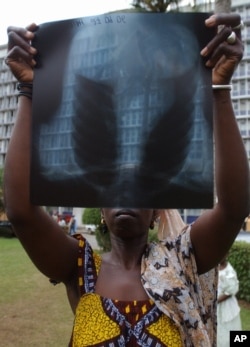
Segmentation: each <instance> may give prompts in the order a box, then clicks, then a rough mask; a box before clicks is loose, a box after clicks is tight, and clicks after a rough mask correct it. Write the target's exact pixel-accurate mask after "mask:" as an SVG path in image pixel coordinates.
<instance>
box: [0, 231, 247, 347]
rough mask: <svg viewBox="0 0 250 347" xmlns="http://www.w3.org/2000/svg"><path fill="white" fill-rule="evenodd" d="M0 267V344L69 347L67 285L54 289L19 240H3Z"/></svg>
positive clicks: (244, 317)
mask: <svg viewBox="0 0 250 347" xmlns="http://www.w3.org/2000/svg"><path fill="white" fill-rule="evenodd" d="M0 264H1V265H0V313H1V314H0V345H1V346H4V347H31V346H35V347H37V346H39V347H62V346H65V347H66V346H67V344H68V342H69V339H70V334H71V329H72V323H73V314H72V312H71V309H70V307H69V304H68V301H67V297H66V292H65V288H64V286H63V285H62V284H59V285H57V286H55V287H54V286H52V285H51V284H50V283H49V280H48V279H47V278H46V277H45V276H43V275H42V274H41V273H40V272H39V271H38V270H37V269H36V268H35V266H34V265H33V264H32V263H31V261H30V259H29V258H28V256H27V255H26V253H25V252H24V250H23V248H22V246H21V245H20V243H19V241H18V239H16V238H4V237H0ZM241 307H242V309H241V318H242V326H243V330H250V304H248V306H247V305H246V304H245V303H241Z"/></svg>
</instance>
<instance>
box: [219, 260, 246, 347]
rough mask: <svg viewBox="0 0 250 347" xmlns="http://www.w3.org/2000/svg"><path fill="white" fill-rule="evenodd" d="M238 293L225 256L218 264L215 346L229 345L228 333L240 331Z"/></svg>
mask: <svg viewBox="0 0 250 347" xmlns="http://www.w3.org/2000/svg"><path fill="white" fill-rule="evenodd" d="M238 291H239V281H238V278H237V273H236V271H235V270H234V268H233V267H232V265H231V264H230V263H229V261H228V260H227V255H226V256H225V257H224V258H223V259H222V260H221V262H220V264H219V282H218V301H217V302H218V305H217V317H218V326H217V346H220V347H228V346H229V345H230V331H232V330H236V331H240V330H241V329H242V328H241V318H240V306H239V304H238V301H237V298H236V294H237V293H238Z"/></svg>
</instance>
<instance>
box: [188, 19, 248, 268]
mask: <svg viewBox="0 0 250 347" xmlns="http://www.w3.org/2000/svg"><path fill="white" fill-rule="evenodd" d="M240 23H241V20H240V17H239V16H238V15H236V14H227V15H222V14H220V15H213V16H212V17H210V18H209V19H208V20H207V21H206V25H207V26H208V27H217V26H218V25H225V27H224V29H223V30H222V31H220V32H219V33H218V34H217V35H216V37H215V38H214V39H213V40H212V41H211V42H209V44H208V45H207V46H206V47H205V48H204V49H203V50H202V52H201V54H202V55H203V56H205V57H209V60H208V62H207V66H208V67H209V68H212V69H213V75H212V76H213V84H214V85H217V88H219V89H213V104H214V141H215V182H216V193H217V199H218V202H217V204H216V206H215V207H214V208H213V209H212V210H209V211H206V212H205V213H204V214H203V215H202V216H201V217H199V218H198V219H197V221H196V222H195V223H194V225H193V227H192V231H191V239H192V243H193V246H194V249H195V255H196V260H197V265H198V270H199V272H200V273H203V272H206V271H207V270H209V269H211V268H212V267H214V266H215V265H217V264H218V262H219V261H220V260H221V258H222V257H223V256H224V255H225V253H226V252H227V251H228V250H229V248H230V247H231V245H232V243H233V242H234V240H235V238H236V236H237V234H238V232H239V231H240V229H241V226H242V223H243V222H244V219H245V217H246V216H247V215H248V214H249V210H250V205H249V204H250V200H249V197H250V195H249V165H248V160H247V156H246V151H245V148H244V144H243V141H242V138H241V135H240V132H239V129H238V125H237V121H236V119H235V115H234V111H233V107H232V102H231V97H230V90H229V89H226V87H225V88H222V89H220V87H218V85H229V84H230V82H231V77H232V75H233V72H234V70H235V68H236V67H237V65H238V63H239V61H240V60H241V58H242V55H243V44H242V42H241V39H240V37H241V35H240V28H236V29H234V30H233V31H234V32H235V33H236V41H235V42H234V43H233V44H229V43H228V42H227V41H226V40H227V37H228V36H229V35H230V33H231V31H232V28H234V27H237V26H238V25H239V24H240Z"/></svg>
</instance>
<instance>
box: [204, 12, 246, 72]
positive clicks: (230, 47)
mask: <svg viewBox="0 0 250 347" xmlns="http://www.w3.org/2000/svg"><path fill="white" fill-rule="evenodd" d="M205 24H206V26H208V27H211V28H212V27H216V28H217V35H215V36H214V38H213V39H212V40H211V41H210V42H209V43H208V44H207V46H206V47H205V48H203V50H202V51H201V55H202V56H204V57H209V60H208V61H207V63H206V66H209V67H213V66H214V65H215V64H216V62H217V61H218V60H219V59H220V57H221V56H222V55H223V54H224V55H225V56H226V57H229V56H230V55H232V56H234V57H235V61H236V63H237V62H238V61H240V60H241V58H242V56H243V50H244V47H243V44H242V42H241V26H242V25H241V18H240V16H239V15H238V14H235V13H233V14H216V15H212V16H211V17H209V18H208V19H207V20H206V21H205ZM235 27H236V29H235ZM232 30H233V32H234V33H235V40H233V41H231V42H230V41H229V40H228V37H229V36H230V35H231V34H232Z"/></svg>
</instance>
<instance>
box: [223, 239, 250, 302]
mask: <svg viewBox="0 0 250 347" xmlns="http://www.w3.org/2000/svg"><path fill="white" fill-rule="evenodd" d="M228 260H229V262H230V263H231V265H232V266H233V267H234V269H235V271H236V272H237V276H238V280H239V293H238V295H237V297H238V299H242V300H246V301H248V302H250V244H249V243H247V242H244V241H236V242H235V243H234V244H233V246H232V248H231V250H230V253H229V257H228Z"/></svg>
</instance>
